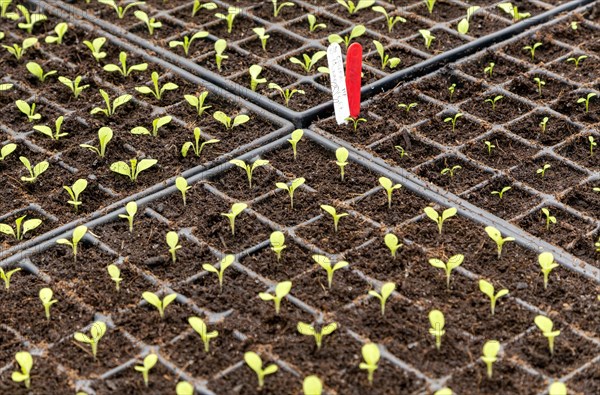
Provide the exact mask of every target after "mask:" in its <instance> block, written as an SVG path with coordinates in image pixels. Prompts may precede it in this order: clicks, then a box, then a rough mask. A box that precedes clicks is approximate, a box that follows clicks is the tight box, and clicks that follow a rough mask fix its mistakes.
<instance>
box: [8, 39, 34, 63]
mask: <svg viewBox="0 0 600 395" xmlns="http://www.w3.org/2000/svg"><path fill="white" fill-rule="evenodd" d="M37 42H38V39H37V38H35V37H29V38H26V39H25V40H23V42H22V43H21V45H19V44H13V45H12V46H10V45H2V47H3V48H5V49H6V50H7V51H8V53H10V54H11V55H13V56H14V57H15V58H16V59H17V60H18V61H19V60H21V59H22V58H23V55H25V51H27V49H29V48H31V47H33V46H34V45H35V44H37Z"/></svg>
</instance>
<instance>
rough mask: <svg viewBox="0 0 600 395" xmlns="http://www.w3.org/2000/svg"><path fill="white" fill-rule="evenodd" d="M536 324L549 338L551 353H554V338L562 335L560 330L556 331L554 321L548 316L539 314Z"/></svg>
mask: <svg viewBox="0 0 600 395" xmlns="http://www.w3.org/2000/svg"><path fill="white" fill-rule="evenodd" d="M534 322H535V325H537V327H538V328H539V329H540V330H541V331H542V334H543V335H544V337H545V338H547V339H548V348H549V349H550V355H554V339H555V338H556V337H557V336H558V335H560V331H554V330H552V329H554V323H553V322H552V320H551V319H550V318H548V317H546V316H543V315H538V316H536V317H535V320H534Z"/></svg>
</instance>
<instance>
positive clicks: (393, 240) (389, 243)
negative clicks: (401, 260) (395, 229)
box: [383, 233, 403, 258]
mask: <svg viewBox="0 0 600 395" xmlns="http://www.w3.org/2000/svg"><path fill="white" fill-rule="evenodd" d="M383 242H384V243H385V245H386V247H387V248H389V250H390V252H391V254H392V257H394V258H396V252H397V251H398V249H399V248H400V247H402V246H403V244H402V243H400V242H399V241H398V237H397V236H396V235H395V234H393V233H388V234H386V235H385V236H384V238H383Z"/></svg>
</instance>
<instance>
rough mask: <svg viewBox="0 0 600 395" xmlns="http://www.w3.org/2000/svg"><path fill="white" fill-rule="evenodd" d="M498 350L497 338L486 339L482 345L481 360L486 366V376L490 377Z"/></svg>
mask: <svg viewBox="0 0 600 395" xmlns="http://www.w3.org/2000/svg"><path fill="white" fill-rule="evenodd" d="M498 351H500V342H499V341H497V340H488V341H487V342H485V344H484V345H483V355H482V356H481V360H482V361H483V362H484V363H485V365H486V366H487V376H488V378H490V379H491V378H492V366H493V364H494V362H496V361H497V360H498V358H497V356H498Z"/></svg>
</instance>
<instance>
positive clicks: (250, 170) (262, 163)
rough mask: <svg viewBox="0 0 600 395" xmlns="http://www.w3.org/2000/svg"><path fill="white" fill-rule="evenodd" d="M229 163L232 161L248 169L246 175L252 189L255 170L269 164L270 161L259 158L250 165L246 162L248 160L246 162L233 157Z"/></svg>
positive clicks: (233, 163)
mask: <svg viewBox="0 0 600 395" xmlns="http://www.w3.org/2000/svg"><path fill="white" fill-rule="evenodd" d="M229 163H231V164H232V165H236V166H237V167H239V168H241V169H243V170H245V171H246V176H247V177H248V184H249V187H250V189H252V174H253V173H254V170H256V169H258V168H259V167H262V166H266V165H268V164H269V161H268V160H264V159H257V160H255V161H254V163H252V165H250V164H246V162H244V161H243V160H241V159H232V160H230V161H229Z"/></svg>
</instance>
